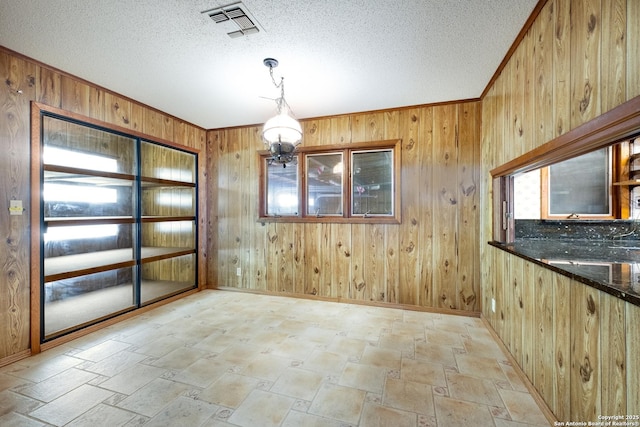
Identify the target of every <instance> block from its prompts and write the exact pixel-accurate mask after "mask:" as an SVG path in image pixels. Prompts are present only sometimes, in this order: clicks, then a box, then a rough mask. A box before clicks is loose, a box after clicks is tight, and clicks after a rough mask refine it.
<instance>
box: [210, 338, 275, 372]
mask: <svg viewBox="0 0 640 427" xmlns="http://www.w3.org/2000/svg"><path fill="white" fill-rule="evenodd" d="M259 354H263V353H262V352H261V349H260V348H259V347H256V346H253V345H249V344H245V343H238V344H234V345H232V346H230V347H228V348H227V349H226V350H225V351H223V352H222V353H220V354H218V355H217V356H216V357H215V358H216V359H218V360H223V361H225V362H227V363H230V364H232V365H234V366H240V367H243V368H244V367H246V366H247V365H248V364H249V363H251V362H252V361H253V359H255V358H256V357H257V356H258V355H259Z"/></svg>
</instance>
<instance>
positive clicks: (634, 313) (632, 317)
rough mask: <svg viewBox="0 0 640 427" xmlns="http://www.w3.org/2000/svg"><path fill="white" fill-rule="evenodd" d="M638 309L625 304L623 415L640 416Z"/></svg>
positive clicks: (639, 311)
mask: <svg viewBox="0 0 640 427" xmlns="http://www.w3.org/2000/svg"><path fill="white" fill-rule="evenodd" d="M638 325H640V307H638V306H637V305H633V304H630V303H626V304H625V329H626V333H627V336H626V365H627V410H626V412H624V413H625V414H634V415H635V414H640V359H639V358H638V355H639V354H640V328H639V327H638Z"/></svg>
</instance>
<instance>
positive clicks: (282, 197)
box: [265, 160, 300, 216]
mask: <svg viewBox="0 0 640 427" xmlns="http://www.w3.org/2000/svg"><path fill="white" fill-rule="evenodd" d="M265 162H266V168H267V183H266V185H267V201H266V203H267V206H266V209H265V211H266V212H267V215H269V216H297V215H298V212H300V209H299V195H298V164H297V163H298V162H296V161H295V160H294V161H293V162H291V163H289V164H288V165H284V167H283V165H282V164H280V163H273V164H269V160H265Z"/></svg>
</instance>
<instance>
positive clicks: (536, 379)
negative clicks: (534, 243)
mask: <svg viewBox="0 0 640 427" xmlns="http://www.w3.org/2000/svg"><path fill="white" fill-rule="evenodd" d="M553 276H554V273H553V272H552V271H551V270H548V269H546V268H543V267H538V266H536V267H535V268H534V282H535V292H534V294H533V295H531V296H533V300H532V301H531V302H530V304H531V306H532V307H533V309H534V333H533V334H532V338H531V344H530V345H531V357H532V359H533V360H532V362H533V384H534V385H535V387H536V389H537V390H538V391H539V392H540V395H541V396H542V397H543V398H544V400H545V402H547V404H548V405H549V406H550V407H551V408H553V407H554V403H555V389H554V378H553V374H554V361H555V358H554V355H555V347H554V342H553V335H554V329H555V327H556V325H555V319H554V307H555V306H556V301H555V300H554V289H555V286H554V285H555V283H554V280H553Z"/></svg>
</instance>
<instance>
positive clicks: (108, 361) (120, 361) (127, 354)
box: [83, 350, 147, 377]
mask: <svg viewBox="0 0 640 427" xmlns="http://www.w3.org/2000/svg"><path fill="white" fill-rule="evenodd" d="M146 358H147V356H145V355H144V354H138V353H133V352H131V351H128V350H123V351H121V352H119V353H115V354H112V355H111V356H108V357H106V358H104V359H102V360H101V361H99V362H97V363H93V364H91V365H89V366H83V369H85V370H87V371H90V372H93V373H96V374H99V375H105V376H107V377H112V376H114V375H117V374H119V373H120V372H122V371H124V370H126V369H128V368H130V367H132V366H135V365H136V364H138V363H139V362H142V361H143V360H145V359H146Z"/></svg>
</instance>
